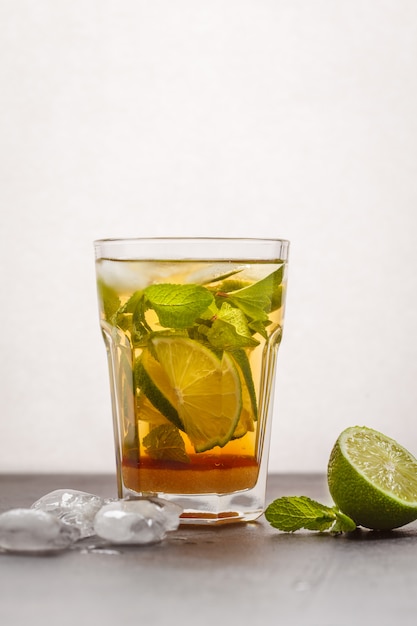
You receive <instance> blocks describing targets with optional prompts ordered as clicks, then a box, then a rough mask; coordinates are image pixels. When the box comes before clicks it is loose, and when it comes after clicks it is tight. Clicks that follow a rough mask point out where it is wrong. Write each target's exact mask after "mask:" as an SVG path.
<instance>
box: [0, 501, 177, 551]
mask: <svg viewBox="0 0 417 626" xmlns="http://www.w3.org/2000/svg"><path fill="white" fill-rule="evenodd" d="M181 513H182V509H181V507H179V506H177V505H176V504H174V503H173V502H169V501H167V500H163V499H162V498H158V497H152V498H144V497H143V498H137V499H136V498H135V499H130V500H113V499H107V500H105V499H103V498H100V497H99V496H96V495H94V494H92V493H86V492H84V491H76V490H73V489H58V490H55V491H51V492H50V493H47V494H46V495H44V496H42V497H41V498H39V500H36V502H34V503H33V504H32V506H31V507H30V508H27V509H24V508H20V509H11V510H9V511H6V512H4V513H0V551H3V552H14V553H18V552H19V553H25V554H51V553H57V552H60V551H63V550H66V549H68V548H74V549H76V548H77V547H79V548H80V552H81V553H86V552H91V551H92V552H94V551H98V552H99V553H101V554H119V552H118V551H117V550H112V549H111V546H112V545H115V544H116V545H117V546H120V545H130V546H132V545H146V544H152V543H158V542H160V541H162V540H163V539H164V538H165V537H166V535H167V533H169V532H172V531H174V530H176V529H177V528H178V526H179V521H180V515H181ZM89 538H97V539H98V541H99V546H93V548H94V549H88V548H87V549H86V546H85V544H84V543H83V540H86V539H89Z"/></svg>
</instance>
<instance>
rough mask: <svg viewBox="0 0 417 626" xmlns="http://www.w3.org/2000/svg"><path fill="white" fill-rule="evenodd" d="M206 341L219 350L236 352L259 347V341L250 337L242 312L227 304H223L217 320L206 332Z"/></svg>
mask: <svg viewBox="0 0 417 626" xmlns="http://www.w3.org/2000/svg"><path fill="white" fill-rule="evenodd" d="M207 339H208V340H209V342H210V343H211V345H212V346H214V347H215V348H217V349H219V350H236V349H238V348H248V347H255V346H258V345H259V341H257V340H256V339H254V338H253V337H252V333H251V331H250V329H249V327H248V322H247V320H246V317H245V315H244V314H243V312H242V311H241V310H240V309H235V308H234V307H232V306H230V304H228V303H227V302H224V303H223V306H222V308H221V309H220V311H219V313H218V315H217V319H215V320H214V322H213V324H212V326H211V328H210V329H209V330H208V331H207Z"/></svg>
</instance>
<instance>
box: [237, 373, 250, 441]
mask: <svg viewBox="0 0 417 626" xmlns="http://www.w3.org/2000/svg"><path fill="white" fill-rule="evenodd" d="M236 369H237V370H238V372H239V377H240V385H241V389H242V410H241V412H240V416H239V421H238V423H237V425H236V428H235V430H234V432H233V439H240V438H241V437H244V436H245V435H246V433H247V432H253V431H254V430H255V423H254V419H253V408H252V402H251V397H250V394H249V390H248V388H247V386H246V382H245V379H244V377H243V374H242V373H241V372H240V370H239V368H236Z"/></svg>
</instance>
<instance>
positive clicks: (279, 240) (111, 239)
mask: <svg viewBox="0 0 417 626" xmlns="http://www.w3.org/2000/svg"><path fill="white" fill-rule="evenodd" d="M141 241H146V242H152V241H153V242H157V241H161V242H166V241H178V242H180V241H184V242H191V241H199V242H203V241H207V242H214V241H220V242H222V241H223V242H228V241H236V242H237V241H240V242H258V243H262V242H264V243H267V242H269V243H283V244H287V245H289V243H290V241H289V240H288V239H285V238H281V237H193V236H190V237H188V236H186V237H103V238H99V239H94V241H93V243H94V245H99V244H102V243H106V244H107V243H108V244H113V243H114V244H118V243H139V242H141Z"/></svg>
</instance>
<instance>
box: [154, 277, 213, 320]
mask: <svg viewBox="0 0 417 626" xmlns="http://www.w3.org/2000/svg"><path fill="white" fill-rule="evenodd" d="M144 294H145V297H146V302H147V306H148V307H150V308H152V309H154V311H155V312H156V314H157V315H158V318H159V322H160V324H161V326H164V327H166V328H187V327H188V326H192V324H193V323H194V322H195V320H196V319H197V318H198V317H199V316H200V315H201V314H202V313H203V312H204V311H205V310H206V309H207V308H208V307H209V306H210V305H211V304H212V302H213V295H212V294H211V293H210V291H209V290H208V289H206V288H205V287H201V285H172V284H169V283H164V284H160V285H150V286H149V287H147V288H146V289H145V291H144Z"/></svg>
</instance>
